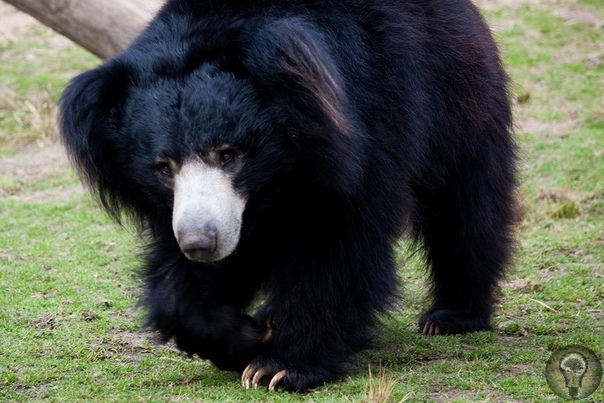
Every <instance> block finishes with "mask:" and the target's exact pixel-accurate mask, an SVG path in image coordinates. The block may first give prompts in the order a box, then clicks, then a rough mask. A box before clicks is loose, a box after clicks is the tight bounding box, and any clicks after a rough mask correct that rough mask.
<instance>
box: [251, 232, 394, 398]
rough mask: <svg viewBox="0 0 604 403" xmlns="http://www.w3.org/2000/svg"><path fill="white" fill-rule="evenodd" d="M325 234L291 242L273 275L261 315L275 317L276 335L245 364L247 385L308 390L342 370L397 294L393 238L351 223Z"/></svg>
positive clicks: (273, 321) (300, 390)
mask: <svg viewBox="0 0 604 403" xmlns="http://www.w3.org/2000/svg"><path fill="white" fill-rule="evenodd" d="M320 241H322V242H318V243H316V244H314V246H313V245H310V244H308V243H304V242H298V243H297V244H296V248H293V247H292V248H288V247H287V246H286V247H285V248H284V250H283V254H282V255H281V258H280V261H279V262H277V265H276V266H275V270H273V271H272V272H271V274H270V275H269V278H268V279H267V282H266V289H267V291H268V296H267V300H266V303H265V305H264V306H263V308H261V310H260V311H259V313H258V314H257V317H258V318H259V321H265V320H270V322H271V324H272V339H271V340H270V341H269V342H268V344H267V347H266V349H265V351H264V352H263V353H261V354H259V355H258V356H257V357H256V358H254V359H253V360H252V361H251V363H250V364H249V365H248V366H247V367H246V369H245V370H244V371H243V374H242V377H241V381H242V384H243V386H244V387H246V388H250V387H257V386H258V385H263V386H266V387H268V389H269V390H272V389H274V388H275V387H280V388H283V389H286V390H288V391H295V392H304V391H307V390H309V389H312V388H316V387H318V386H321V385H322V384H323V383H325V382H328V381H331V380H334V379H336V378H338V377H339V376H340V375H342V374H343V373H345V372H346V367H347V365H348V364H349V363H350V362H351V360H352V358H353V356H354V355H355V354H356V353H358V352H359V351H361V350H362V349H364V348H366V347H367V346H368V345H369V342H370V340H371V336H372V335H371V333H372V328H373V325H374V323H375V321H376V314H377V313H378V312H382V311H384V310H385V309H386V308H387V306H388V305H389V303H390V302H391V301H392V297H393V296H394V294H395V292H396V287H397V281H396V275H395V268H394V263H393V258H392V250H391V247H390V243H389V242H388V240H387V239H380V237H379V236H378V237H376V238H375V239H373V240H371V241H368V238H366V237H363V238H362V241H361V240H359V239H357V238H355V235H354V231H350V232H347V233H343V232H340V233H338V234H334V235H333V236H332V237H329V238H328V237H327V236H324V237H323V239H322V240H320ZM298 248H299V249H298Z"/></svg>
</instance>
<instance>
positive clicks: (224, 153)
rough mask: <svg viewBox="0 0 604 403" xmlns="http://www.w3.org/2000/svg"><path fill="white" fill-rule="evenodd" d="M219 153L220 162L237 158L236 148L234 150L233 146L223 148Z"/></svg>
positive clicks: (223, 162)
mask: <svg viewBox="0 0 604 403" xmlns="http://www.w3.org/2000/svg"><path fill="white" fill-rule="evenodd" d="M219 155H220V162H221V163H222V164H226V163H227V162H230V161H232V160H233V158H235V150H233V149H232V148H227V149H225V150H221V151H220V154H219Z"/></svg>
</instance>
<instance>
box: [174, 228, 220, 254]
mask: <svg viewBox="0 0 604 403" xmlns="http://www.w3.org/2000/svg"><path fill="white" fill-rule="evenodd" d="M178 244H179V246H180V250H181V251H182V253H184V254H185V256H187V258H188V259H189V260H193V261H200V262H205V261H211V260H214V259H213V258H212V256H213V254H214V252H216V248H217V247H218V242H217V236H216V231H215V230H208V231H190V232H180V233H179V234H178Z"/></svg>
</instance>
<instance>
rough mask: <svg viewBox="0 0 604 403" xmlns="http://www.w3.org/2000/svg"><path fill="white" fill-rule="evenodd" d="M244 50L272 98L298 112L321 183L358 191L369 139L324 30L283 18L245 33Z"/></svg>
mask: <svg viewBox="0 0 604 403" xmlns="http://www.w3.org/2000/svg"><path fill="white" fill-rule="evenodd" d="M241 47H242V57H241V59H242V62H243V65H244V66H245V68H246V70H247V71H248V72H249V74H250V75H251V76H252V77H253V78H254V79H256V80H257V81H258V82H259V84H260V86H261V87H262V88H263V89H264V90H265V91H266V92H267V94H268V96H269V97H271V98H272V99H273V101H274V102H281V103H282V104H287V105H292V106H293V110H294V112H293V114H294V116H293V121H292V120H290V123H292V125H293V126H294V128H293V130H296V126H298V127H299V128H301V132H300V133H296V137H297V138H298V143H299V144H300V145H301V149H302V151H303V152H305V153H306V156H307V157H309V158H313V157H314V158H315V166H316V168H317V170H318V171H320V172H316V174H317V177H318V178H323V179H324V181H325V182H327V183H328V185H329V186H330V187H332V188H333V187H337V188H340V190H344V191H345V192H350V191H353V188H355V187H356V186H355V185H357V184H359V183H360V181H359V180H358V179H359V176H360V175H361V171H362V168H361V165H362V163H361V158H360V156H361V155H362V150H361V149H362V148H363V145H364V143H365V142H366V140H367V139H364V138H363V137H362V135H361V134H360V133H361V131H360V130H359V127H358V125H357V119H355V114H354V111H353V110H352V108H351V107H350V105H349V103H348V100H347V97H346V89H345V86H344V79H343V77H342V75H341V72H340V70H339V69H338V64H337V62H336V60H335V59H334V57H333V55H332V53H331V49H330V46H329V45H328V44H327V43H326V41H325V39H324V36H323V34H321V33H320V30H319V29H318V28H317V27H315V26H314V25H313V24H311V23H308V22H306V21H303V20H301V19H299V18H283V19H280V20H276V21H272V22H269V23H264V24H262V25H260V26H259V27H256V28H251V29H249V30H246V32H244V33H243V34H242V39H241ZM290 112H291V110H290ZM298 136H299V137H298ZM316 163H318V164H316Z"/></svg>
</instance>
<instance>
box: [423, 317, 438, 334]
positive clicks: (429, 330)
mask: <svg viewBox="0 0 604 403" xmlns="http://www.w3.org/2000/svg"><path fill="white" fill-rule="evenodd" d="M422 333H423V334H425V335H426V336H435V335H439V334H440V333H441V330H440V326H438V323H435V322H432V321H427V322H426V324H425V325H424V328H423V329H422Z"/></svg>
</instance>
